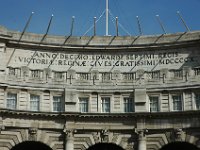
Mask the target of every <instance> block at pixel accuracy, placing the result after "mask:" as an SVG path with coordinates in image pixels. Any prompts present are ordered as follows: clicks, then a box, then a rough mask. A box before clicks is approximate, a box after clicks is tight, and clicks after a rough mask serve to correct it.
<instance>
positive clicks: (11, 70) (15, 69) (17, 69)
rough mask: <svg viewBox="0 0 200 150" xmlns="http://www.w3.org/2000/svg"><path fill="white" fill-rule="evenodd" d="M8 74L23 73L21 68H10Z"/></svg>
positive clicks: (16, 74)
mask: <svg viewBox="0 0 200 150" xmlns="http://www.w3.org/2000/svg"><path fill="white" fill-rule="evenodd" d="M8 74H9V75H10V76H20V75H21V70H20V69H19V68H9V72H8Z"/></svg>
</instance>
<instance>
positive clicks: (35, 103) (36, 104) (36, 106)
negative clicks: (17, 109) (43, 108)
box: [30, 95, 40, 111]
mask: <svg viewBox="0 0 200 150" xmlns="http://www.w3.org/2000/svg"><path fill="white" fill-rule="evenodd" d="M30 110H31V111H39V110H40V96H39V95H30Z"/></svg>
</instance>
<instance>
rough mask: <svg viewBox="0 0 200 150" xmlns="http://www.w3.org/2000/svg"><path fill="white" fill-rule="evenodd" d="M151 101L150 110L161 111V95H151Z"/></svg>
mask: <svg viewBox="0 0 200 150" xmlns="http://www.w3.org/2000/svg"><path fill="white" fill-rule="evenodd" d="M149 102H150V112H157V111H159V97H158V96H149Z"/></svg>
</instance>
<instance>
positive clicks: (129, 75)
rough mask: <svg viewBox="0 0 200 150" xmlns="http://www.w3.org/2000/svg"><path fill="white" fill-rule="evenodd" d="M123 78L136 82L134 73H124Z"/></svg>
mask: <svg viewBox="0 0 200 150" xmlns="http://www.w3.org/2000/svg"><path fill="white" fill-rule="evenodd" d="M123 78H124V79H125V80H136V72H133V73H123Z"/></svg>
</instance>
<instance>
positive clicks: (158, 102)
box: [148, 95, 160, 112]
mask: <svg viewBox="0 0 200 150" xmlns="http://www.w3.org/2000/svg"><path fill="white" fill-rule="evenodd" d="M148 97H149V111H150V112H159V111H160V96H159V95H149V96H148ZM151 98H157V99H156V101H157V110H152V109H151V108H152V107H151V106H153V105H151V104H154V103H153V102H151V101H152V100H155V99H151Z"/></svg>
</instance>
